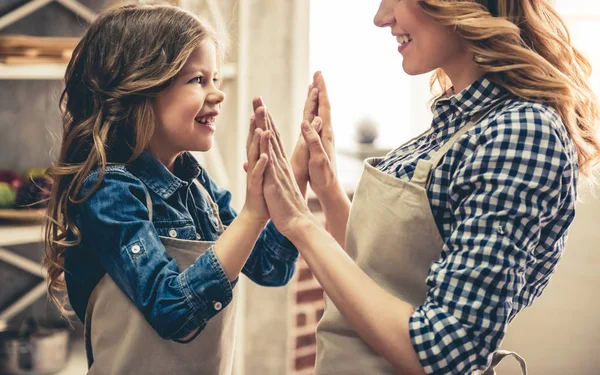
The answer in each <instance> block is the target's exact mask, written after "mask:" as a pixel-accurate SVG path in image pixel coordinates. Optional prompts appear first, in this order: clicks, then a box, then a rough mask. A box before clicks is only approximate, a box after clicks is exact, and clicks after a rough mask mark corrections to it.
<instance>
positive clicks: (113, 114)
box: [43, 5, 222, 313]
mask: <svg viewBox="0 0 600 375" xmlns="http://www.w3.org/2000/svg"><path fill="white" fill-rule="evenodd" d="M204 40H212V41H213V42H214V43H215V45H216V46H217V49H218V50H219V52H222V47H221V44H220V43H219V41H218V38H217V36H216V34H215V32H214V31H213V29H212V28H210V27H209V26H208V25H205V24H203V23H202V22H201V21H200V20H199V19H198V18H197V17H196V16H194V15H193V14H191V13H189V12H186V11H184V10H182V9H180V8H177V7H174V6H165V5H126V6H121V7H117V8H113V9H109V10H107V11H105V12H103V13H102V14H100V15H99V17H98V18H97V19H96V20H95V21H94V22H93V23H92V25H90V27H89V29H88V30H87V31H86V33H85V35H84V36H83V38H82V39H81V41H80V42H79V44H78V45H77V47H76V48H75V50H74V52H73V56H72V58H71V61H70V62H69V65H68V67H67V71H66V74H65V89H64V91H63V92H62V95H61V97H60V108H61V112H62V122H63V129H62V130H63V132H62V144H61V149H60V156H59V158H58V161H57V162H56V163H54V164H53V165H52V166H51V167H50V168H49V169H48V172H47V173H48V175H49V177H50V178H52V179H53V180H54V185H53V188H52V192H51V194H50V199H49V203H48V215H47V218H46V226H45V254H44V259H43V263H44V265H45V266H46V267H47V270H48V276H49V277H48V293H49V296H50V299H51V300H52V301H53V302H54V303H55V304H56V305H57V306H58V308H59V309H60V311H61V312H63V313H66V311H67V310H66V308H65V305H66V304H65V302H66V300H65V299H64V298H61V297H60V296H59V293H60V292H64V291H65V289H66V285H65V281H64V254H65V251H66V249H67V248H68V247H71V246H75V245H78V244H79V243H80V242H81V233H80V231H79V229H78V228H77V227H76V225H75V224H74V221H73V217H72V214H73V207H74V205H77V204H79V203H81V202H83V201H85V200H86V199H87V198H88V197H89V195H88V196H86V197H81V196H80V195H79V191H80V189H81V186H82V184H83V182H84V180H85V178H86V177H87V176H88V174H89V173H90V172H91V171H92V170H93V169H95V168H100V178H99V179H98V183H97V184H96V186H94V188H93V189H92V192H91V193H90V194H93V192H94V191H95V190H97V189H98V187H99V186H100V184H101V183H102V179H103V176H104V173H105V170H106V166H107V165H108V164H127V163H130V162H131V161H133V160H135V159H136V158H137V157H138V156H139V155H140V154H141V152H142V151H143V150H144V149H145V148H146V147H147V146H148V144H149V142H150V139H151V137H152V134H153V132H154V114H153V111H152V100H153V97H154V96H155V94H157V93H158V92H160V91H162V90H163V89H164V88H166V87H167V86H168V85H169V84H170V83H171V82H172V81H173V79H174V78H175V77H176V75H177V74H178V72H179V71H180V70H181V68H182V67H183V65H184V63H185V62H186V60H187V59H188V57H189V56H190V54H191V53H192V52H193V51H194V49H195V48H197V47H198V45H199V44H200V43H201V42H203V41H204ZM62 295H63V296H64V294H62Z"/></svg>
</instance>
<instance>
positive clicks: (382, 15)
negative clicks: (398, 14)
mask: <svg viewBox="0 0 600 375" xmlns="http://www.w3.org/2000/svg"><path fill="white" fill-rule="evenodd" d="M373 23H374V24H375V26H378V27H387V26H390V27H391V26H392V25H393V24H394V11H393V5H392V4H391V2H390V1H389V0H381V3H380V4H379V9H377V13H375V17H374V18H373Z"/></svg>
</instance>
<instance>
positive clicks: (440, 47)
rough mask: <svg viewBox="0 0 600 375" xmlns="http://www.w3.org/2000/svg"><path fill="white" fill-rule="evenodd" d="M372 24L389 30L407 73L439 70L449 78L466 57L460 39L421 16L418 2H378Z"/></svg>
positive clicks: (400, 0) (402, 0)
mask: <svg viewBox="0 0 600 375" xmlns="http://www.w3.org/2000/svg"><path fill="white" fill-rule="evenodd" d="M373 22H374V23H375V25H377V26H379V27H388V26H389V28H390V29H391V32H392V35H393V36H395V37H396V40H397V41H398V52H400V53H401V54H402V56H403V61H402V68H403V69H404V71H405V72H406V73H407V74H410V75H417V74H423V73H428V72H431V71H433V70H435V69H437V68H442V69H444V71H446V74H448V75H451V73H452V70H456V69H457V68H459V66H460V63H462V62H463V60H464V58H465V56H466V55H467V54H466V53H465V52H466V50H465V45H464V42H463V40H462V38H461V37H460V36H459V35H458V34H457V33H455V32H454V31H453V30H452V28H450V27H447V26H442V25H439V24H438V23H436V22H435V21H434V20H433V18H431V17H430V16H428V15H427V14H425V12H424V11H423V10H422V9H421V7H420V6H419V4H418V0H382V1H381V4H380V5H379V10H378V11H377V14H376V15H375V18H374V20H373ZM449 70H450V72H449Z"/></svg>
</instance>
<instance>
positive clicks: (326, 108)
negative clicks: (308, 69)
mask: <svg viewBox="0 0 600 375" xmlns="http://www.w3.org/2000/svg"><path fill="white" fill-rule="evenodd" d="M313 79H314V82H315V87H316V88H317V89H318V90H319V92H318V103H319V104H318V112H317V113H318V114H319V117H321V119H322V120H323V132H324V134H326V135H328V136H329V135H331V137H333V129H332V128H331V103H330V102H329V94H328V93H327V85H326V84H325V78H323V74H322V73H321V72H316V73H315V74H314V78H313Z"/></svg>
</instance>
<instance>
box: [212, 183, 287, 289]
mask: <svg viewBox="0 0 600 375" xmlns="http://www.w3.org/2000/svg"><path fill="white" fill-rule="evenodd" d="M203 179H204V181H202V183H203V184H204V186H205V187H206V189H207V190H208V191H209V193H210V194H212V196H213V199H214V201H215V202H216V203H217V205H218V206H219V217H220V218H221V221H222V222H223V224H224V225H225V226H227V225H229V224H230V223H231V222H232V221H233V220H234V219H235V217H236V216H237V212H236V211H235V210H234V209H233V208H232V207H231V193H230V192H229V191H227V190H226V189H221V188H219V187H218V186H217V185H216V184H215V182H214V181H213V180H212V179H211V178H210V177H209V176H208V175H207V174H206V173H205V174H204V175H203ZM297 260H298V250H297V249H296V247H295V246H294V244H292V242H291V241H290V240H288V239H287V238H286V237H285V236H283V235H282V234H281V233H279V231H278V230H277V228H275V225H274V224H273V222H271V221H269V223H268V224H267V225H266V226H265V228H264V229H263V231H262V232H261V234H260V236H259V237H258V240H257V241H256V244H255V245H254V248H253V249H252V253H251V254H250V256H249V257H248V260H247V261H246V264H245V265H244V268H243V269H242V272H243V273H244V274H245V275H246V276H248V277H249V278H250V279H251V280H252V281H254V282H255V283H257V284H259V285H263V286H282V285H285V284H287V283H288V282H289V281H290V279H291V278H292V276H293V275H294V272H295V269H296V262H297Z"/></svg>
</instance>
